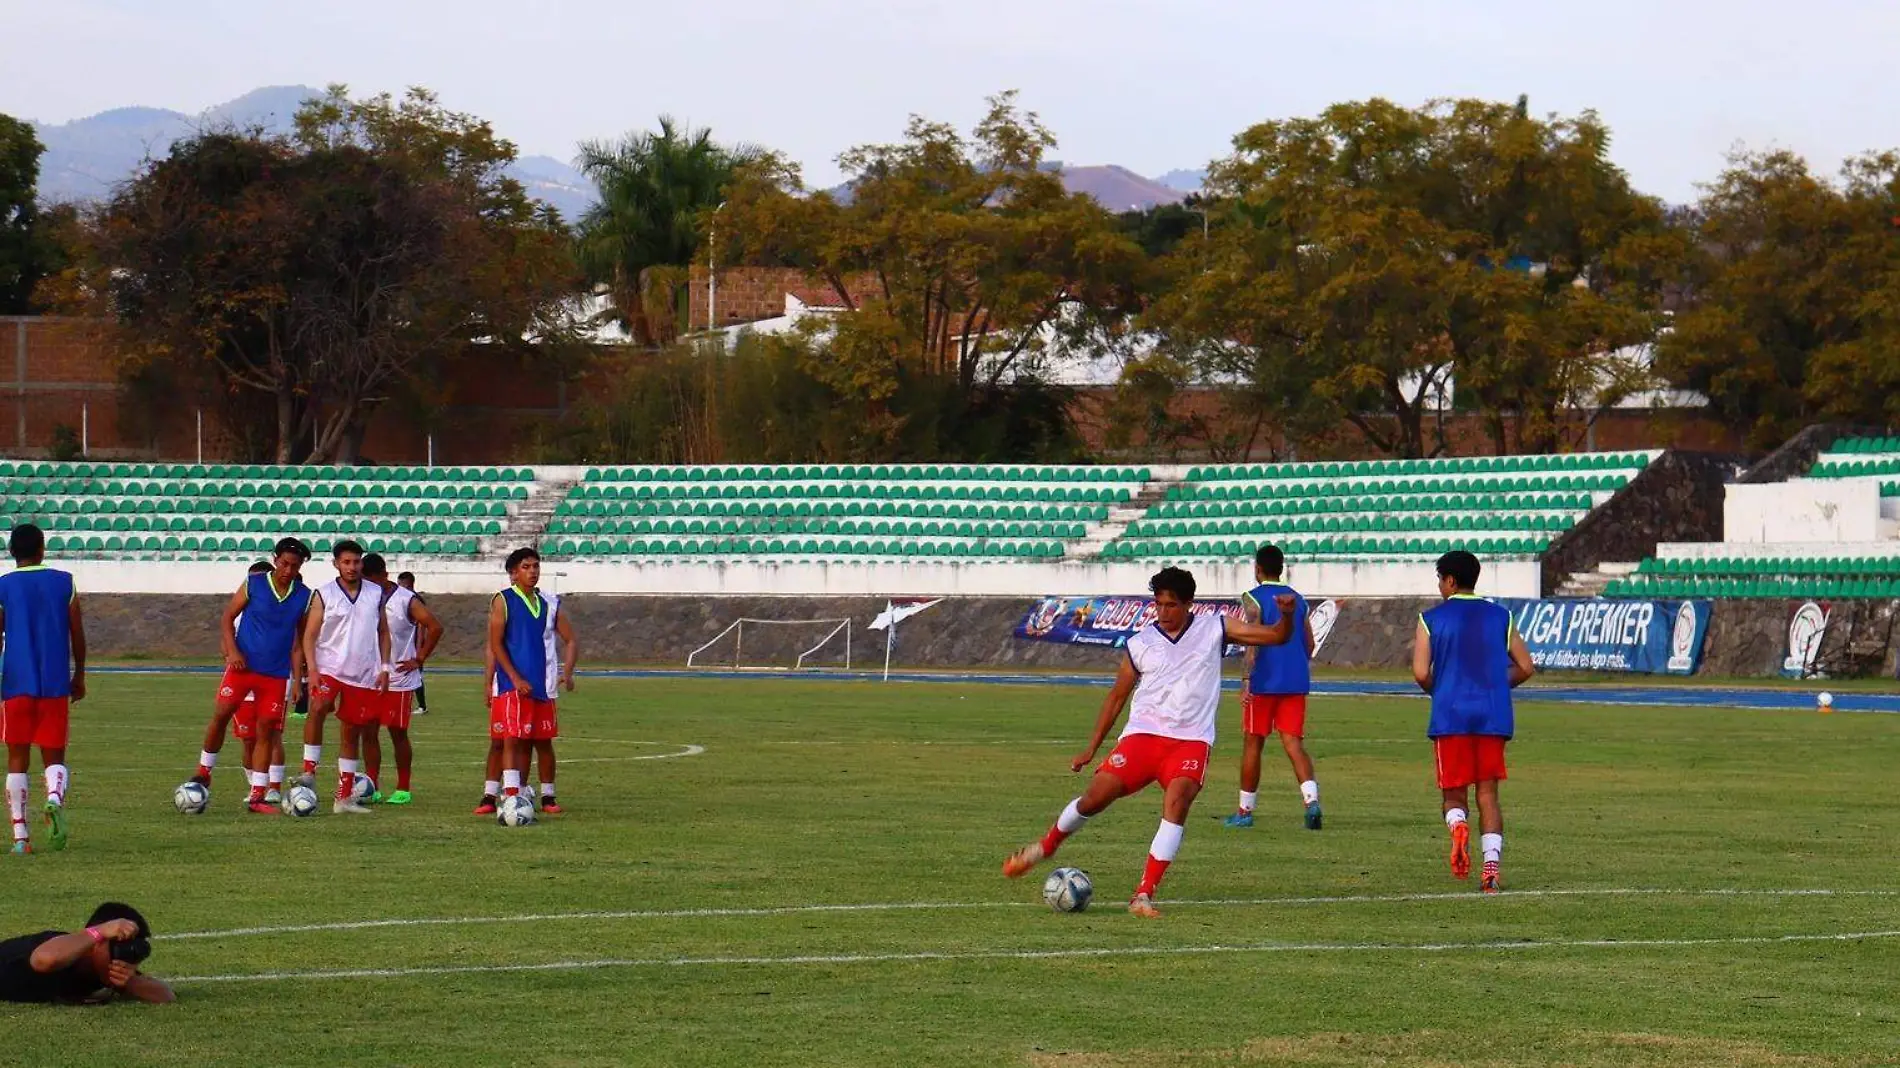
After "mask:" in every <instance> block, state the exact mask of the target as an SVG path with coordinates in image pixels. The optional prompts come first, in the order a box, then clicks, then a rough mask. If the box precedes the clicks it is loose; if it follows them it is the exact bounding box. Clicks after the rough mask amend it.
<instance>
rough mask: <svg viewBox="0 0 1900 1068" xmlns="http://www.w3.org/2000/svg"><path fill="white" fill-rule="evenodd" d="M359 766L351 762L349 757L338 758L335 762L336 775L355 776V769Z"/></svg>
mask: <svg viewBox="0 0 1900 1068" xmlns="http://www.w3.org/2000/svg"><path fill="white" fill-rule="evenodd" d="M359 766H360V765H359V764H358V763H357V762H356V761H354V760H351V759H350V758H349V757H338V758H337V762H336V773H337V774H338V775H339V776H342V775H354V774H356V769H357V768H358V767H359Z"/></svg>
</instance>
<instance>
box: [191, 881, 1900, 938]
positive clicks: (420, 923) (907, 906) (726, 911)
mask: <svg viewBox="0 0 1900 1068" xmlns="http://www.w3.org/2000/svg"><path fill="white" fill-rule="evenodd" d="M1639 896H1640V897H1729V898H1747V897H1766V898H1784V897H1839V898H1855V897H1896V896H1900V890H1827V889H1816V890H1792V889H1763V890H1754V889H1714V890H1670V889H1662V888H1651V887H1605V888H1601V889H1578V890H1507V891H1505V892H1504V893H1503V894H1500V895H1498V896H1497V897H1495V898H1490V897H1481V896H1479V895H1476V894H1473V893H1471V892H1469V891H1465V892H1458V893H1451V892H1445V893H1426V894H1338V895H1332V896H1327V897H1258V898H1201V899H1187V900H1180V901H1168V902H1165V903H1164V904H1165V905H1167V906H1169V907H1173V908H1182V907H1187V908H1196V907H1206V906H1217V907H1227V908H1232V907H1241V906H1264V905H1361V904H1403V903H1407V902H1417V901H1472V902H1479V901H1484V902H1489V901H1509V900H1511V899H1513V898H1553V897H1639ZM1029 907H1035V908H1042V907H1044V906H1042V905H1041V904H1040V903H1038V902H1030V901H880V902H864V903H860V904H835V905H764V906H757V907H750V908H743V907H742V908H704V909H628V910H619V911H592V912H542V913H518V914H515V915H510V916H418V917H411V918H406V919H383V920H344V921H339V922H335V923H306V924H291V925H286V926H276V927H227V928H221V929H217V930H209V931H181V932H178V933H175V934H160V935H154V936H153V940H154V941H177V940H183V939H204V938H242V937H250V936H256V935H281V934H308V933H312V932H317V931H366V930H372V929H376V928H382V927H459V926H468V925H474V924H493V923H549V922H555V921H575V920H581V921H585V920H676V919H698V918H720V917H735V916H736V917H747V916H752V917H757V916H796V915H803V914H810V913H839V912H929V911H969V910H977V909H1015V908H1029Z"/></svg>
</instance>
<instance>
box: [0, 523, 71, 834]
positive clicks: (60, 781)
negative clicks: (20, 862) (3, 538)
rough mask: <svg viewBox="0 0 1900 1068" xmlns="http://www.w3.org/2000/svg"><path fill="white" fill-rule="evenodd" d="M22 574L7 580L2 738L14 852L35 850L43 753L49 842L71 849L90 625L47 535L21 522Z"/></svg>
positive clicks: (15, 540) (17, 556) (14, 545)
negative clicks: (77, 718) (31, 772)
mask: <svg viewBox="0 0 1900 1068" xmlns="http://www.w3.org/2000/svg"><path fill="white" fill-rule="evenodd" d="M7 552H8V553H9V554H11V555H12V557H13V563H14V569H13V570H12V571H9V572H7V573H6V574H5V575H0V632H3V633H4V634H5V635H6V652H5V654H4V657H0V699H3V702H4V703H0V740H4V741H5V743H6V747H7V813H8V815H10V816H11V817H12V818H13V852H15V853H19V854H27V853H31V852H33V845H32V843H31V841H30V840H29V838H30V836H29V835H28V833H27V825H26V797H27V789H28V786H27V782H28V779H27V774H26V769H27V766H28V764H29V762H30V761H31V760H32V759H33V747H34V746H36V745H37V746H39V747H40V765H41V767H42V768H43V769H44V770H45V775H46V806H45V809H44V811H45V813H46V830H47V834H46V837H47V840H48V841H49V842H50V843H51V844H52V847H53V848H54V849H55V850H59V849H64V848H66V734H67V713H68V710H69V707H70V706H71V704H72V702H74V701H83V700H85V697H86V624H85V620H84V618H83V617H82V616H81V614H80V611H79V591H78V590H77V589H76V588H74V586H73V577H72V575H70V574H68V573H66V572H64V571H59V570H56V569H54V568H50V567H47V566H46V564H45V562H44V561H45V559H46V533H45V532H44V531H42V530H41V529H40V528H39V527H37V526H34V525H33V524H32V523H21V524H20V525H19V526H16V527H14V528H13V530H12V532H11V533H9V534H8V535H7Z"/></svg>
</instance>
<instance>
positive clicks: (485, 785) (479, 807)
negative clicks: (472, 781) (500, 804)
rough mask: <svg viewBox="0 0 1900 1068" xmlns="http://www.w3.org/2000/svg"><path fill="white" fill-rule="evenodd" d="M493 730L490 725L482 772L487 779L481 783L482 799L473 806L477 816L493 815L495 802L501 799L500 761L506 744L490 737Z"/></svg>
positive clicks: (499, 739) (497, 738)
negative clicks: (485, 758)
mask: <svg viewBox="0 0 1900 1068" xmlns="http://www.w3.org/2000/svg"><path fill="white" fill-rule="evenodd" d="M495 729H496V728H495V727H494V726H492V725H491V727H490V731H491V737H490V738H489V739H488V766H487V769H486V770H485V771H484V774H485V775H487V776H488V777H487V778H486V779H485V780H483V782H482V799H481V800H480V801H479V802H477V803H476V805H475V814H476V815H477V816H492V815H494V814H495V802H496V801H497V800H499V799H500V797H501V760H502V757H503V756H504V755H506V754H505V752H504V746H505V744H506V743H504V742H503V740H502V739H501V738H499V737H494V736H492V731H493V730H495Z"/></svg>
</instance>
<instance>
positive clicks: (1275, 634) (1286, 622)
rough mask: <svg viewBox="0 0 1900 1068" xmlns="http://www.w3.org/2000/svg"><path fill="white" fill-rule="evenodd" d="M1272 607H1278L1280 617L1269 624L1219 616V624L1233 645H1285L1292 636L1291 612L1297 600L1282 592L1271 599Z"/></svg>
mask: <svg viewBox="0 0 1900 1068" xmlns="http://www.w3.org/2000/svg"><path fill="white" fill-rule="evenodd" d="M1273 607H1274V608H1277V609H1279V612H1280V618H1278V619H1276V620H1274V621H1273V622H1272V623H1271V624H1263V623H1248V622H1246V621H1245V620H1236V619H1228V618H1227V617H1226V616H1222V617H1221V626H1222V627H1223V628H1224V629H1225V630H1226V632H1227V640H1228V641H1230V642H1233V643H1234V644H1235V645H1285V644H1286V643H1287V639H1289V638H1291V637H1293V612H1294V610H1295V609H1296V608H1298V607H1299V602H1298V601H1295V600H1294V599H1293V595H1292V594H1290V593H1283V594H1280V595H1279V596H1277V597H1275V598H1274V599H1273Z"/></svg>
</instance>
